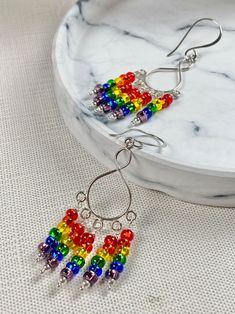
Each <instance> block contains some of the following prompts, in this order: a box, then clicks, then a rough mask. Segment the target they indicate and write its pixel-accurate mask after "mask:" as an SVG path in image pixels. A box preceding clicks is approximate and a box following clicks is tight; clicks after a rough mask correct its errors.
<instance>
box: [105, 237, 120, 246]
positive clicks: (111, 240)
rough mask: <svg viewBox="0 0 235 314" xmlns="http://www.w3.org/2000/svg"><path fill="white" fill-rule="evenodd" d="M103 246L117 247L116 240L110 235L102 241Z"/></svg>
mask: <svg viewBox="0 0 235 314" xmlns="http://www.w3.org/2000/svg"><path fill="white" fill-rule="evenodd" d="M104 244H106V245H108V246H116V245H117V238H116V237H114V236H111V235H107V236H106V237H105V239H104Z"/></svg>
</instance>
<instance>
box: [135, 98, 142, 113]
mask: <svg viewBox="0 0 235 314" xmlns="http://www.w3.org/2000/svg"><path fill="white" fill-rule="evenodd" d="M133 104H134V106H135V111H139V110H140V108H141V107H142V105H141V103H140V102H139V101H138V100H134V101H133Z"/></svg>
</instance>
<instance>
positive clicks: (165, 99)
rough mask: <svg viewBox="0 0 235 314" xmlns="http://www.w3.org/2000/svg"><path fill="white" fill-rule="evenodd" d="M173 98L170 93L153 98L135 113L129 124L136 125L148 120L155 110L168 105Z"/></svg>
mask: <svg viewBox="0 0 235 314" xmlns="http://www.w3.org/2000/svg"><path fill="white" fill-rule="evenodd" d="M173 100H174V98H173V96H172V95H171V94H164V95H163V96H162V97H161V98H155V99H154V100H152V102H150V103H149V104H148V105H147V106H146V107H145V108H144V109H143V110H141V111H139V112H138V113H137V114H136V117H135V118H134V119H133V120H132V122H131V124H132V125H138V124H142V123H144V122H146V121H148V120H149V119H150V118H151V117H152V116H153V115H154V114H155V113H156V112H158V111H160V110H162V109H165V108H167V107H169V106H170V104H171V103H172V102H173Z"/></svg>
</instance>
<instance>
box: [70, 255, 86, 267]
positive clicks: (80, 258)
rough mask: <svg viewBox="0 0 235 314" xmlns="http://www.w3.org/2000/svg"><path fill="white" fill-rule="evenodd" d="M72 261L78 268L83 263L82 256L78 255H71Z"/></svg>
mask: <svg viewBox="0 0 235 314" xmlns="http://www.w3.org/2000/svg"><path fill="white" fill-rule="evenodd" d="M72 262H75V263H76V264H77V265H78V266H79V267H80V268H82V267H83V266H84V265H85V260H84V258H83V257H82V256H78V255H75V256H73V258H72Z"/></svg>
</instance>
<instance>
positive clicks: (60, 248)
mask: <svg viewBox="0 0 235 314" xmlns="http://www.w3.org/2000/svg"><path fill="white" fill-rule="evenodd" d="M56 250H57V251H59V252H60V253H61V254H62V255H63V256H66V255H68V253H69V247H68V246H67V245H66V244H64V243H59V244H58V245H57V247H56Z"/></svg>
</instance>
